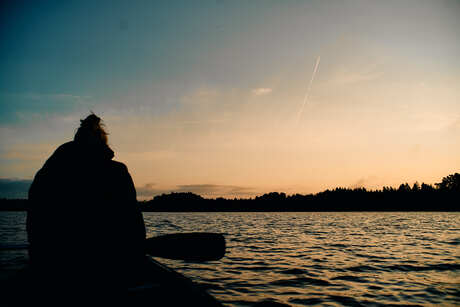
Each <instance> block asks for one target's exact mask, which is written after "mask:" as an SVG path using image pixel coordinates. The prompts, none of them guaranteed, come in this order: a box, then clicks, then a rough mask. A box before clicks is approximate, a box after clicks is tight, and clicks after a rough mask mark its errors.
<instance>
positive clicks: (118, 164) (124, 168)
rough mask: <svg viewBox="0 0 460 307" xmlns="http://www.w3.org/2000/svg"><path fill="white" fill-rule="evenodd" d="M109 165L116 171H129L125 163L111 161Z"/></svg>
mask: <svg viewBox="0 0 460 307" xmlns="http://www.w3.org/2000/svg"><path fill="white" fill-rule="evenodd" d="M109 163H110V166H111V167H112V168H113V169H115V170H118V171H123V172H127V171H128V167H127V166H126V165H125V164H124V163H123V162H119V161H114V160H111V161H110V162H109Z"/></svg>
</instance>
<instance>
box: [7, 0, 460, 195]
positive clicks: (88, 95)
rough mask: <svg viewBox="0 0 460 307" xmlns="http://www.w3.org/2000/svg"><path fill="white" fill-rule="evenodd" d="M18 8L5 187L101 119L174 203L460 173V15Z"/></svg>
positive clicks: (12, 17) (11, 46) (407, 8)
mask: <svg viewBox="0 0 460 307" xmlns="http://www.w3.org/2000/svg"><path fill="white" fill-rule="evenodd" d="M2 6H3V8H2V9H0V15H1V16H0V38H1V41H2V42H3V43H2V44H1V45H0V67H2V69H1V70H0V137H1V139H2V141H1V143H0V177H2V178H21V179H22V178H25V179H30V178H32V177H33V175H34V174H35V172H36V171H37V170H38V169H39V167H40V166H41V165H42V164H43V162H44V160H45V159H46V157H47V156H49V155H50V154H51V153H52V151H53V148H55V147H56V146H58V145H59V144H60V143H63V142H65V141H67V140H69V139H71V138H72V135H73V133H74V131H75V128H76V126H77V125H78V120H79V119H80V118H83V117H85V116H86V115H87V114H88V113H89V111H90V110H93V111H94V112H96V113H97V114H99V115H101V116H102V117H103V118H104V119H105V122H106V124H107V127H108V130H109V132H111V139H110V140H111V145H112V146H113V147H114V149H116V151H117V153H118V155H117V158H118V159H120V160H122V161H123V162H125V163H126V164H127V165H128V167H130V170H131V173H132V175H133V178H134V180H135V183H136V185H137V186H139V187H147V186H148V187H153V186H155V189H157V190H158V191H160V190H161V191H163V190H168V189H169V190H176V189H179V188H180V187H184V186H185V187H195V186H200V187H207V186H209V187H214V188H213V190H212V191H213V193H217V194H218V193H219V192H215V191H216V189H215V187H216V186H226V187H227V188H226V190H225V191H227V190H228V187H241V188H243V190H244V189H252V191H253V192H254V193H255V194H257V193H260V192H263V191H268V190H272V189H273V190H284V191H287V192H288V193H289V192H315V191H318V190H320V189H323V188H326V187H331V186H332V187H333V186H336V185H346V186H347V185H353V184H354V183H355V182H367V185H368V186H369V187H378V186H382V185H391V184H396V183H398V182H400V181H402V180H405V181H415V180H426V181H429V182H433V181H436V180H439V179H440V176H443V175H447V173H449V172H451V171H454V170H458V168H459V166H460V161H459V159H458V158H455V156H456V155H457V156H458V153H460V150H459V146H458V145H456V141H455V139H456V138H457V136H458V135H457V133H458V132H459V128H458V126H459V119H460V107H459V105H460V103H459V94H458V93H459V91H458V89H459V88H458V84H459V83H458V82H459V81H460V80H459V74H460V59H459V57H458V54H460V41H459V40H458V38H457V34H456V29H459V28H460V21H459V20H460V18H459V16H460V4H459V2H458V1H129V2H127V1H65V2H59V1H39V2H38V1H37V2H28V1H6V2H2ZM319 56H320V59H321V62H320V64H319V69H318V72H317V73H316V74H315V78H314V82H313V84H312V86H311V90H310V92H311V93H309V100H308V102H307V104H306V107H305V111H303V113H302V118H301V123H300V124H299V125H298V126H295V124H292V121H293V118H295V114H297V113H298V112H299V111H298V110H299V107H300V105H301V104H302V101H303V98H304V97H305V91H306V89H307V87H308V83H309V81H310V80H311V78H312V71H313V68H314V65H315V61H316V60H317V59H318V57H319ZM346 137H348V138H350V139H351V140H350V141H349V142H344V139H345V138H346ZM376 138H377V139H379V140H380V141H379V142H376V141H375V139H376ZM351 144H352V145H351ZM433 148H435V149H433ZM383 152H385V153H386V154H385V155H383V156H385V157H389V161H388V162H387V163H388V165H386V166H385V167H384V168H383V169H381V168H379V167H377V166H376V165H377V164H378V163H376V161H380V159H382V153H383ZM410 153H416V154H417V155H419V158H418V160H417V159H416V161H415V162H414V159H413V158H410ZM341 157H342V158H341ZM397 157H398V158H397ZM326 158H327V159H326ZM432 160H436V161H437V162H436V163H433V164H432V165H426V164H427V161H432ZM288 161H291V162H292V163H290V162H288ZM441 161H444V162H441ZM165 163H166V164H168V163H169V164H168V165H170V167H169V168H168V169H166V168H165V167H164V165H165ZM383 164H385V163H383ZM390 165H391V167H390ZM385 170H387V171H385ZM183 171H186V172H187V174H184V173H183ZM363 179H365V180H364V181H363ZM155 189H154V188H152V189H151V190H152V191H153V192H154V190H155ZM144 190H145V189H144ZM144 190H143V191H144ZM230 190H231V189H230ZM237 190H238V191H240V190H239V189H237ZM200 191H202V190H200ZM232 191H233V190H232ZM244 191H246V192H247V190H244ZM153 192H152V193H153ZM223 193H224V192H223ZM225 193H227V192H225ZM245 195H247V194H245Z"/></svg>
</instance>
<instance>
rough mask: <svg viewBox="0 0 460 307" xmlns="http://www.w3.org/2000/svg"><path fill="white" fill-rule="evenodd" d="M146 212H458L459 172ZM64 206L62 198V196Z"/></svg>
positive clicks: (161, 198) (189, 201)
mask: <svg viewBox="0 0 460 307" xmlns="http://www.w3.org/2000/svg"><path fill="white" fill-rule="evenodd" d="M138 204H139V206H140V208H141V210H142V211H146V212H252V211H265V212H283V211H460V174H459V173H455V174H452V175H448V176H446V177H444V178H442V181H441V182H440V183H435V184H434V185H431V184H426V183H421V184H419V183H418V182H416V183H414V184H413V185H412V186H410V185H409V184H408V183H403V184H401V185H400V186H399V187H398V188H393V187H383V188H382V189H380V190H367V189H365V188H353V189H351V188H340V187H339V188H335V189H332V190H329V189H328V190H326V191H323V192H320V193H317V194H307V195H301V194H293V195H286V193H282V192H271V193H266V194H263V195H261V196H256V197H255V198H233V199H228V198H223V197H219V198H213V199H209V198H203V197H202V196H200V195H197V194H194V193H192V192H186V193H169V194H161V195H158V196H155V197H153V198H152V199H151V200H146V201H139V202H138ZM63 205H65V199H63ZM27 208H28V201H27V200H26V199H1V200H0V210H12V211H18V210H19V211H22V210H27Z"/></svg>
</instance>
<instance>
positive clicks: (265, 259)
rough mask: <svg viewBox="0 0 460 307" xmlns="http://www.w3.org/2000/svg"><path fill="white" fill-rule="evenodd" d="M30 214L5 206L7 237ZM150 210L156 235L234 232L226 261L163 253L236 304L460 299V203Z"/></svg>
mask: <svg viewBox="0 0 460 307" xmlns="http://www.w3.org/2000/svg"><path fill="white" fill-rule="evenodd" d="M12 215H14V217H13V216H12ZM23 218H24V217H23V216H21V214H18V213H5V212H3V213H0V227H2V230H3V229H4V228H8V227H5V225H6V224H10V228H11V229H10V228H8V229H9V230H8V231H2V233H1V236H0V240H1V241H8V242H12V241H16V242H20V241H22V240H23V239H24V234H22V235H21V234H19V232H20V231H22V230H23V226H22V224H20V223H21V221H22V223H23ZM144 218H145V222H146V226H147V228H148V232H149V236H154V235H159V234H166V233H172V232H189V231H211V232H222V233H224V234H225V235H226V239H227V246H228V252H227V255H226V257H224V258H223V259H222V260H220V261H216V262H211V263H208V264H190V263H184V262H180V261H172V260H170V261H168V260H161V261H163V262H165V263H167V264H168V265H170V266H171V267H174V268H176V269H177V270H179V271H181V272H182V273H184V274H185V275H187V276H189V277H191V278H193V279H194V280H195V281H198V282H199V283H200V284H201V285H202V286H203V287H205V288H207V289H209V291H210V292H211V293H212V294H214V295H215V296H216V297H217V298H219V299H220V300H222V301H223V302H224V303H226V304H227V305H229V306H251V305H254V303H259V304H260V303H262V302H265V303H269V302H271V303H273V304H272V305H274V304H275V303H278V304H277V306H278V305H281V304H286V305H290V306H311V305H318V306H359V305H374V306H382V305H392V306H394V305H423V306H430V305H444V306H449V305H452V306H455V305H459V304H460V214H459V213H145V214H144ZM14 219H17V221H16V222H13V221H14ZM18 221H19V224H17V223H18ZM14 223H16V225H13V224H14ZM13 228H14V229H13ZM15 257H16V258H15ZM15 257H12V258H8V259H7V258H6V257H5V256H4V255H3V256H2V257H1V258H0V261H2V264H3V265H4V264H5V261H6V262H8V261H10V262H9V263H7V264H8V265H11V264H15V263H16V264H17V263H21V261H23V258H21V255H20V253H19V254H17V255H16V256H15ZM21 259H22V260H21Z"/></svg>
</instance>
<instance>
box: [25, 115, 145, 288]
mask: <svg viewBox="0 0 460 307" xmlns="http://www.w3.org/2000/svg"><path fill="white" fill-rule="evenodd" d="M81 122H82V123H81V126H80V128H79V130H78V131H77V133H76V135H75V139H74V141H71V142H68V143H65V144H64V145H61V146H60V147H59V148H58V149H57V150H56V151H55V152H54V153H53V155H52V156H51V157H50V158H49V159H48V160H47V161H46V163H45V165H44V166H43V167H42V169H40V170H39V171H38V173H37V174H36V176H35V178H34V181H33V183H32V185H31V188H30V190H29V201H30V209H29V211H28V216H27V232H28V239H29V243H30V250H29V254H30V260H31V266H32V268H33V269H34V271H35V272H39V273H38V274H48V275H49V276H52V277H53V279H58V280H64V281H66V282H69V285H72V287H75V284H76V283H78V282H81V285H82V287H86V288H88V289H90V288H97V287H98V285H100V286H103V284H105V285H107V284H112V285H118V286H123V284H124V283H129V282H130V281H131V279H132V276H129V275H130V274H131V273H132V272H135V271H136V270H137V269H138V266H139V264H140V263H142V261H143V259H144V240H145V226H144V222H143V218H142V215H141V213H140V212H139V210H138V208H137V201H136V191H135V188H134V184H133V181H132V179H131V176H130V175H129V173H128V170H127V168H126V166H125V165H124V164H122V163H120V162H115V161H112V158H113V151H112V150H111V149H110V148H109V147H108V146H107V137H106V133H105V131H104V130H103V129H102V127H101V125H100V119H99V118H98V117H97V116H95V115H90V116H88V117H87V118H86V119H85V120H83V121H81ZM82 278H84V279H85V280H82V281H78V280H79V279H82ZM80 290H82V289H80ZM83 291H84V289H83Z"/></svg>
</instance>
